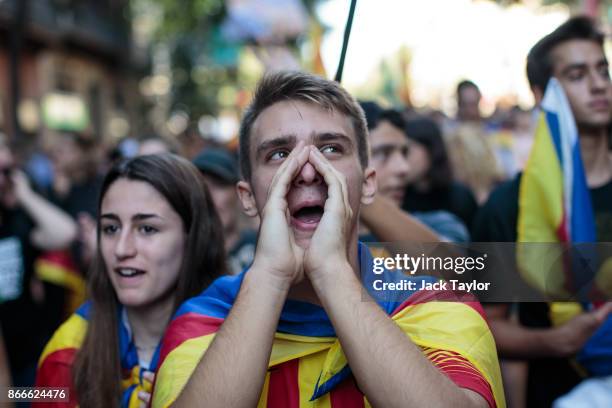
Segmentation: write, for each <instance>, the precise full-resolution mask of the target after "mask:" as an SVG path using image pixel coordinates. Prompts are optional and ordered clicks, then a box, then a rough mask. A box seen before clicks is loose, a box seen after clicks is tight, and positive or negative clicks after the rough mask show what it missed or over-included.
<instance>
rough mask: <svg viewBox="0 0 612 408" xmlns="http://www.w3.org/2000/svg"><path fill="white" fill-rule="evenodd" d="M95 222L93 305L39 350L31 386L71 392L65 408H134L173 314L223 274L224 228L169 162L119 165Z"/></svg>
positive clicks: (178, 161) (188, 174)
mask: <svg viewBox="0 0 612 408" xmlns="http://www.w3.org/2000/svg"><path fill="white" fill-rule="evenodd" d="M98 213H99V216H98V222H97V234H98V239H97V251H96V257H95V259H94V263H93V265H92V270H91V272H90V275H89V279H88V285H89V299H90V300H89V301H88V302H87V303H85V304H84V305H83V306H82V307H80V308H79V310H77V312H76V313H75V314H74V315H73V316H72V317H70V318H69V319H68V320H67V321H66V322H65V323H64V324H63V325H62V326H61V327H60V328H59V329H58V330H57V331H56V333H55V334H54V335H53V338H52V339H51V340H50V341H49V343H48V344H47V346H46V347H45V349H44V351H43V353H42V355H41V357H40V362H39V367H38V373H37V378H36V385H37V386H38V387H69V388H70V393H69V394H70V402H69V404H68V406H72V407H74V406H76V405H77V404H79V405H80V406H83V407H119V406H122V407H130V408H131V407H137V406H139V405H140V404H141V403H146V402H147V401H148V398H149V396H148V392H149V391H150V386H151V382H152V381H153V379H154V370H155V367H156V366H157V358H158V355H159V350H158V349H159V347H158V345H159V342H160V340H161V337H162V335H163V334H164V331H165V329H166V325H167V323H168V321H169V320H170V317H171V316H172V314H173V312H174V311H175V310H176V308H177V307H178V305H180V304H181V303H182V302H183V301H184V300H185V299H187V298H189V297H191V296H194V295H196V294H198V293H199V292H200V291H202V290H203V289H204V288H206V287H207V286H208V284H210V283H211V282H212V281H213V280H214V278H215V277H217V276H219V275H221V274H224V273H225V257H224V250H223V245H222V242H223V233H222V229H221V223H220V221H219V219H218V217H217V214H216V212H215V209H214V204H213V202H212V199H211V198H210V194H209V193H208V191H207V189H206V187H205V186H204V185H203V183H202V180H201V178H200V175H199V174H198V170H197V169H196V168H195V167H194V166H193V165H192V164H191V163H189V161H187V160H186V159H183V158H180V157H178V156H174V155H171V154H163V155H149V156H141V157H136V158H134V159H130V160H127V161H122V162H120V163H118V164H116V165H115V166H114V167H113V168H112V169H111V170H110V172H109V173H108V174H107V175H106V178H105V179H104V181H103V183H102V188H101V194H100V197H99V201H98ZM62 406H65V405H62Z"/></svg>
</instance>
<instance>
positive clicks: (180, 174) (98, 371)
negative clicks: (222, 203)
mask: <svg viewBox="0 0 612 408" xmlns="http://www.w3.org/2000/svg"><path fill="white" fill-rule="evenodd" d="M119 179H127V180H134V181H142V182H145V183H147V184H149V185H150V186H151V187H153V188H154V189H155V190H156V191H157V192H158V193H160V194H161V195H162V196H163V197H164V198H165V199H166V200H167V201H168V204H170V206H171V207H172V209H173V210H174V211H175V212H176V213H177V214H178V215H179V216H180V217H181V219H182V221H183V226H184V228H185V248H184V257H183V262H182V264H181V267H180V270H179V275H178V281H177V284H176V289H175V294H174V310H176V308H177V307H178V306H179V305H180V304H181V303H182V302H183V301H184V300H186V299H188V298H190V297H192V296H195V295H197V294H198V293H200V292H201V291H202V290H203V289H204V288H206V287H207V286H208V285H209V284H210V283H211V282H212V281H213V280H214V279H215V278H216V277H217V276H219V275H221V274H224V273H225V268H226V266H225V252H224V245H223V234H222V227H221V222H220V221H219V218H218V216H217V213H216V211H215V207H214V204H213V202H212V199H211V196H210V193H209V192H208V190H207V189H206V186H205V185H204V183H203V182H202V179H201V177H200V175H199V172H198V170H197V169H196V168H195V166H193V165H192V164H191V163H190V162H189V161H187V160H186V159H183V158H181V157H178V156H175V155H173V154H169V153H164V154H155V155H149V156H140V157H136V158H133V159H129V160H126V161H122V162H119V163H118V164H116V165H115V166H114V167H113V168H111V170H110V171H109V172H108V174H107V175H106V178H105V179H104V182H103V184H102V188H101V192H100V196H99V200H98V214H100V210H101V206H102V200H103V199H104V196H105V195H106V193H107V192H108V190H109V188H110V187H111V186H112V185H113V183H114V182H115V181H117V180H119ZM125 200H126V202H127V201H129V200H130V197H129V196H126V197H125ZM100 229H101V228H100V219H99V218H98V228H97V237H98V240H97V248H96V256H95V259H94V262H93V265H92V268H91V270H90V274H89V276H88V291H89V298H90V301H91V309H90V311H91V314H90V316H89V323H88V327H87V333H86V335H85V339H84V341H83V346H82V347H81V349H80V351H79V353H78V354H77V357H76V361H75V365H74V370H73V380H74V384H75V386H76V391H77V394H78V400H79V405H80V406H82V407H118V406H119V403H120V397H121V386H120V382H121V378H122V374H121V364H120V360H119V359H120V356H119V333H118V330H117V326H118V322H119V306H120V305H119V301H118V299H117V295H116V293H115V291H114V289H113V286H112V283H111V280H110V278H109V275H108V271H107V269H106V265H105V263H104V259H103V257H102V252H101V247H100ZM160 323H161V322H160Z"/></svg>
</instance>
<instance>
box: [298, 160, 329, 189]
mask: <svg viewBox="0 0 612 408" xmlns="http://www.w3.org/2000/svg"><path fill="white" fill-rule="evenodd" d="M322 181H323V176H321V174H319V172H318V171H317V170H316V169H315V168H314V166H313V165H312V164H310V162H306V164H304V165H303V166H302V168H301V169H300V172H299V173H298V175H297V177H296V178H295V179H294V180H293V184H294V185H296V186H310V185H317V184H321V182H322Z"/></svg>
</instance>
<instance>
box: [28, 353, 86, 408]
mask: <svg viewBox="0 0 612 408" xmlns="http://www.w3.org/2000/svg"><path fill="white" fill-rule="evenodd" d="M75 354H76V353H75V349H61V350H58V351H56V352H53V353H51V354H49V355H48V356H47V358H45V360H44V361H43V363H42V364H41V366H40V367H39V369H38V371H37V372H36V382H35V386H36V387H56V388H58V387H68V388H69V390H68V393H69V401H68V402H45V403H37V404H36V406H37V407H39V406H40V407H44V408H56V407H70V408H71V407H76V406H77V403H78V402H77V395H76V391H75V389H74V384H73V382H72V362H73V361H74V356H75Z"/></svg>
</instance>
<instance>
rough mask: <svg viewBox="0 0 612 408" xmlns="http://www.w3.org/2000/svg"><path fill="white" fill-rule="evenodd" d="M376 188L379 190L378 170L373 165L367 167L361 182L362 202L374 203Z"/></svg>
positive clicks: (364, 203) (366, 203)
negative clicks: (377, 181)
mask: <svg viewBox="0 0 612 408" xmlns="http://www.w3.org/2000/svg"><path fill="white" fill-rule="evenodd" d="M376 190H378V184H377V183H376V170H374V168H372V167H367V168H366V169H365V170H364V172H363V182H362V184H361V204H363V205H369V204H372V202H373V201H374V197H375V196H376Z"/></svg>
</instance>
